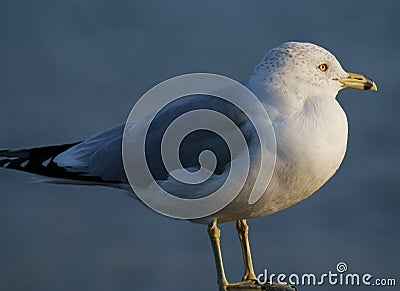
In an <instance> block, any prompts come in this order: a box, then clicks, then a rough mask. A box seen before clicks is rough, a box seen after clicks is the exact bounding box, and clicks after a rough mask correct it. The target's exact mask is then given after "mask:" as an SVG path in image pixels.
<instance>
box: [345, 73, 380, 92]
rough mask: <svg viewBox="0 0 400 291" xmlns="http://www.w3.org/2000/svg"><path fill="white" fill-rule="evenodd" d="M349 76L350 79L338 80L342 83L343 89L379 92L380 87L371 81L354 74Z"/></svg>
mask: <svg viewBox="0 0 400 291" xmlns="http://www.w3.org/2000/svg"><path fill="white" fill-rule="evenodd" d="M347 74H348V75H349V77H348V78H342V79H338V81H339V82H340V83H342V85H343V86H342V87H343V88H355V89H358V90H372V91H378V87H377V86H376V84H375V82H374V81H372V80H371V79H369V78H367V77H365V76H363V75H360V74H354V73H347Z"/></svg>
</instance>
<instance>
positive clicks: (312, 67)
mask: <svg viewBox="0 0 400 291" xmlns="http://www.w3.org/2000/svg"><path fill="white" fill-rule="evenodd" d="M244 84H245V86H246V87H247V88H248V89H249V90H250V91H251V92H253V94H254V95H255V96H257V98H258V99H259V100H260V101H261V102H262V104H263V106H264V107H265V110H266V111H267V112H268V115H269V118H270V122H271V123H272V127H273V129H274V132H275V138H276V161H275V168H274V171H273V173H272V177H271V179H270V183H269V185H268V187H267V188H266V190H265V191H264V192H263V193H262V195H261V197H260V199H259V200H257V201H256V202H255V203H252V204H251V203H248V198H249V190H248V188H243V190H242V191H241V192H240V193H239V195H238V196H237V197H235V199H234V200H233V201H232V202H231V203H229V204H228V205H226V206H225V207H224V208H223V209H221V210H219V211H218V212H216V213H213V214H210V215H209V216H207V217H203V218H201V219H194V220H193V221H194V222H199V223H203V224H206V225H207V226H208V234H209V237H210V241H211V245H212V249H213V254H214V259H215V264H216V271H217V283H218V286H219V290H220V291H226V290H228V289H230V288H235V287H238V288H240V287H244V286H246V288H250V289H251V288H252V287H253V288H254V289H256V288H257V284H256V282H257V277H256V275H255V273H254V269H253V264H252V258H251V252H250V244H249V239H248V236H249V227H248V225H247V222H246V220H247V219H249V218H256V217H262V216H266V215H270V214H272V213H275V212H278V211H281V210H283V209H285V208H287V207H289V206H291V205H293V204H296V203H298V202H300V201H302V200H304V199H305V198H307V197H309V196H310V195H311V194H313V193H315V192H316V191H317V190H318V189H319V188H320V187H321V186H322V185H324V184H325V183H326V182H327V181H328V180H329V179H330V178H331V177H332V176H333V175H334V174H335V172H336V171H337V169H338V168H339V166H340V165H341V163H342V161H343V158H344V155H345V152H346V147H347V136H348V124H347V118H346V114H345V112H344V111H343V109H342V107H341V106H340V104H339V103H338V101H337V100H336V96H337V94H338V92H339V91H340V90H341V89H344V88H355V89H359V90H373V91H377V86H376V84H375V83H374V82H373V81H372V80H371V79H369V78H367V77H365V76H363V75H360V74H355V73H349V72H346V71H345V70H344V69H343V68H342V66H341V64H340V63H339V61H338V60H337V59H336V57H335V56H334V55H333V54H332V53H330V52H329V51H327V50H326V49H324V48H322V47H320V46H318V45H315V44H312V43H306V42H286V43H283V44H281V45H279V46H277V47H275V48H272V49H271V50H269V51H268V52H267V53H266V55H265V56H264V57H263V58H262V60H261V61H260V63H259V64H258V65H257V66H256V67H255V69H254V71H253V73H252V75H251V76H250V78H249V80H248V81H246V82H245V83H244ZM209 98H211V97H210V96H202V97H197V98H192V99H188V101H186V102H178V103H176V104H172V105H171V106H167V107H165V108H164V109H163V111H162V112H161V113H160V114H158V115H157V120H155V122H156V124H159V127H160V128H161V127H163V124H164V123H166V121H168V119H169V118H170V117H171V116H176V115H177V114H181V113H182V112H185V110H187V109H191V108H196V106H197V107H198V106H199V104H202V106H204V104H207V106H208V107H210V108H211V109H213V106H217V105H216V104H217V103H215V102H213V101H212V100H211V99H209ZM236 113H237V114H231V116H230V117H232V118H233V119H234V122H235V123H236V124H239V126H240V127H241V128H245V127H246V125H248V123H249V121H248V119H247V118H246V117H243V116H242V115H241V114H239V113H240V112H238V111H237V110H236ZM235 119H236V120H235ZM140 124H141V123H140V120H139V121H138V123H137V127H139V128H140V126H141V125H140ZM124 129H125V124H121V125H118V126H116V127H113V128H111V129H108V130H106V131H104V132H101V133H99V134H97V135H94V136H93V137H90V138H88V139H86V140H83V141H79V142H75V143H68V144H63V145H51V146H43V147H36V148H29V149H3V150H0V167H2V168H5V169H14V170H20V171H24V172H29V173H32V174H35V175H38V176H40V177H41V180H40V181H42V182H50V183H59V184H77V185H102V186H109V187H114V188H120V189H124V190H127V192H128V193H129V195H130V196H133V197H135V193H134V191H133V190H132V188H131V187H130V184H129V181H128V179H127V175H126V173H125V169H124V165H123V157H122V140H123V134H124ZM160 135H162V130H159V131H157V130H156V131H155V133H154V134H153V135H151V136H150V143H149V144H150V148H149V151H150V153H152V152H158V151H157V149H156V148H155V146H156V145H157V144H158V145H159V139H160ZM200 141H206V144H207V145H209V146H210V147H211V148H214V150H217V151H218V147H219V146H220V141H219V140H217V139H216V138H215V137H214V136H210V135H207V136H202V137H201V138H198V139H194V140H192V141H191V142H190V141H188V144H189V148H190V149H192V146H193V148H194V146H195V145H196V143H199V142H200ZM246 142H247V143H251V142H252V137H251V136H247V137H246ZM191 143H192V144H191ZM194 153H197V152H196V151H195V150H187V151H186V152H185V153H183V154H182V155H183V156H182V159H184V161H183V162H182V164H183V165H184V166H186V167H188V168H190V167H192V168H196V167H197V168H198V167H199V161H198V159H195V158H190V156H191V155H193V154H194ZM220 154H221V155H222V156H223V157H222V158H221V160H219V162H218V164H217V167H216V169H215V172H214V173H212V175H211V178H215V179H217V178H218V177H221V176H224V175H223V174H224V173H225V171H229V167H228V166H227V165H229V164H230V163H231V162H232V160H230V158H229V156H227V153H226V152H224V151H221V152H220ZM155 156H157V155H154V156H151V157H150V158H149V163H152V167H153V172H152V173H153V175H154V178H155V179H156V180H157V181H158V182H159V183H161V184H162V183H164V184H165V185H166V188H168V187H169V186H171V187H172V188H173V187H175V188H179V185H178V184H176V183H177V181H176V180H175V179H171V173H169V172H168V171H166V169H165V168H164V167H162V166H161V165H160V164H161V163H162V160H160V159H158V158H157V157H155ZM234 158H235V157H232V159H234ZM202 187H204V188H207V183H204V184H202ZM185 191H186V190H182V191H180V195H182V196H183V197H184V198H193V196H194V195H195V194H196V193H195V194H194V193H193V192H192V191H186V193H185ZM182 192H183V193H182ZM196 195H197V194H196ZM230 221H236V229H237V232H238V236H239V240H240V243H241V248H242V254H243V261H244V276H243V278H242V281H239V282H236V283H229V282H228V280H227V278H226V275H225V271H224V265H223V260H222V253H221V247H220V229H219V228H218V224H220V223H225V222H230Z"/></svg>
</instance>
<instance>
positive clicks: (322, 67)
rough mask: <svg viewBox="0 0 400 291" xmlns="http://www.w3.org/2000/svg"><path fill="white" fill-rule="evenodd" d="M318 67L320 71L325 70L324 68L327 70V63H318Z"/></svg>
mask: <svg viewBox="0 0 400 291" xmlns="http://www.w3.org/2000/svg"><path fill="white" fill-rule="evenodd" d="M318 69H319V70H320V71H321V72H325V71H326V70H328V65H327V64H320V65H319V66H318Z"/></svg>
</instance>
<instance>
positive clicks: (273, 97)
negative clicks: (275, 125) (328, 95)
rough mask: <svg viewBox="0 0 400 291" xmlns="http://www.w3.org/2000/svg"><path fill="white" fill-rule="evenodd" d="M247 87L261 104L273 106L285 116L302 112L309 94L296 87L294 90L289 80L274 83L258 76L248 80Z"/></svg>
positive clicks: (269, 79)
mask: <svg viewBox="0 0 400 291" xmlns="http://www.w3.org/2000/svg"><path fill="white" fill-rule="evenodd" d="M248 87H249V89H250V90H251V91H252V92H253V93H254V94H255V95H256V96H257V97H258V98H259V99H260V101H261V102H262V103H264V104H267V105H269V106H273V107H275V108H277V109H278V110H279V112H280V113H286V114H290V113H292V112H296V111H299V110H302V108H303V107H304V104H305V100H307V99H308V97H309V95H310V94H311V92H309V91H308V89H307V88H301V87H298V85H297V86H296V87H297V89H296V90H294V89H293V87H292V86H291V84H290V80H289V81H288V80H281V81H274V79H273V78H268V77H266V78H261V77H259V76H258V75H253V76H252V77H251V78H250V80H249V82H248Z"/></svg>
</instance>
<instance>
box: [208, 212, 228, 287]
mask: <svg viewBox="0 0 400 291" xmlns="http://www.w3.org/2000/svg"><path fill="white" fill-rule="evenodd" d="M208 235H209V236H210V240H211V245H212V248H213V252H214V260H215V265H216V267H217V281H218V286H219V290H220V291H226V290H227V285H228V281H227V280H226V276H225V271H224V264H223V262H222V254H221V245H220V237H221V230H220V229H219V228H218V227H217V220H214V221H213V222H212V223H211V224H209V225H208Z"/></svg>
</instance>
